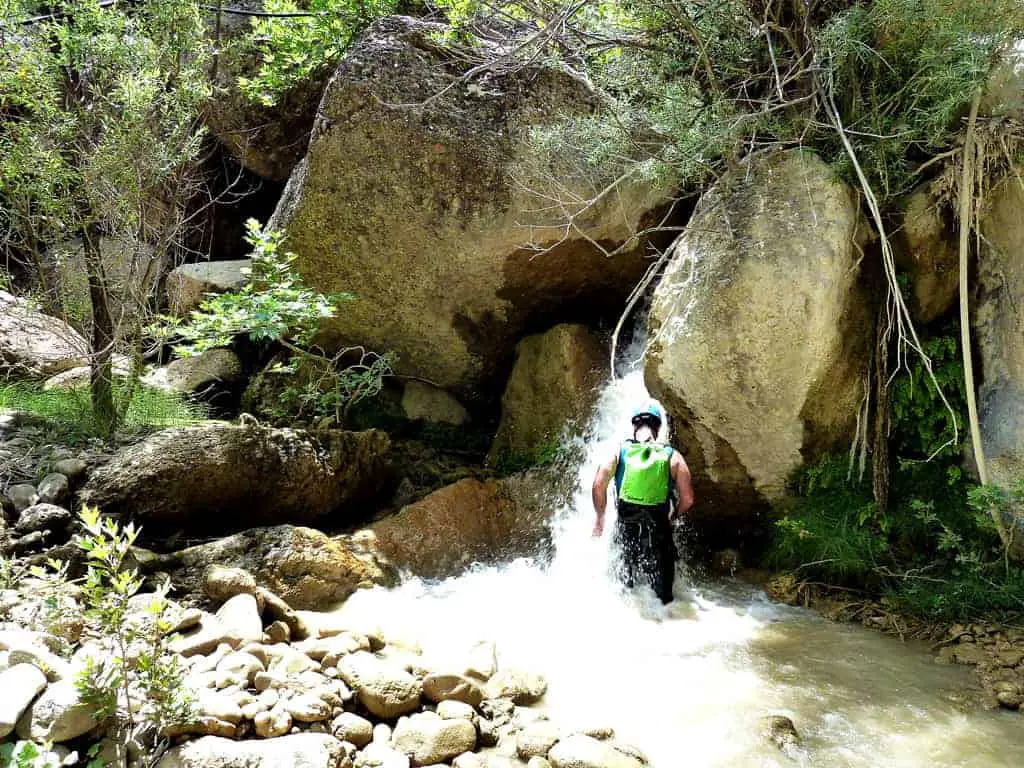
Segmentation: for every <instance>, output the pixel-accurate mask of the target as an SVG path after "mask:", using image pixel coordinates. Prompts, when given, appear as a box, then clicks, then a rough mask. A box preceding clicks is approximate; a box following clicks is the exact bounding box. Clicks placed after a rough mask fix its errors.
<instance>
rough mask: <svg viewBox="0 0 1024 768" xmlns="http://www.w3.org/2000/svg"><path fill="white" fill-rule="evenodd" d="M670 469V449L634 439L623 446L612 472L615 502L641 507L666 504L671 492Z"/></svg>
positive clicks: (659, 444) (658, 444)
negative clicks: (616, 496)
mask: <svg viewBox="0 0 1024 768" xmlns="http://www.w3.org/2000/svg"><path fill="white" fill-rule="evenodd" d="M671 467H672V448H671V447H670V446H667V445H662V444H661V443H655V442H649V443H638V442H636V441H635V440H629V441H628V442H626V443H624V444H623V446H622V449H621V450H620V451H619V464H618V466H617V467H616V469H615V487H616V488H617V490H618V494H619V501H624V502H626V503H628V504H637V505H640V506H645V507H654V506H659V505H661V504H666V503H667V502H668V500H669V496H670V494H671V492H672V469H671Z"/></svg>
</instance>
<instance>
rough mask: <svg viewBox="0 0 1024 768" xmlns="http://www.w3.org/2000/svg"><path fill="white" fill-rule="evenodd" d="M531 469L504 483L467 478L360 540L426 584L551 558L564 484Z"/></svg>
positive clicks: (358, 538) (387, 520)
mask: <svg viewBox="0 0 1024 768" xmlns="http://www.w3.org/2000/svg"><path fill="white" fill-rule="evenodd" d="M554 474H555V473H554V472H552V471H547V470H532V471H530V472H527V473H524V474H523V475H515V476H512V477H509V478H506V479H503V480H486V481H481V480H476V479H472V478H467V479H465V480H460V481H459V482H457V483H454V484H453V485H449V486H446V487H445V488H442V489H440V490H438V491H435V492H434V493H432V494H430V495H429V496H427V497H426V498H424V499H422V500H421V501H418V502H416V503H414V504H410V505H409V506H407V507H405V508H404V509H402V510H401V511H399V512H398V513H396V514H394V515H391V516H390V517H386V518H384V519H383V520H380V521H378V522H376V523H374V524H373V525H371V526H369V527H368V528H366V529H364V530H363V531H360V532H359V533H357V534H356V535H355V536H354V537H353V539H354V541H353V545H354V546H355V545H357V544H362V545H364V546H368V547H369V549H370V551H372V552H373V554H374V555H375V556H376V557H378V558H380V560H381V561H383V562H384V563H386V564H387V565H390V566H391V567H393V568H397V569H398V570H400V571H408V572H411V573H413V574H415V575H417V576H420V577H422V578H440V577H444V576H450V575H452V574H454V573H458V572H459V571H460V570H462V569H464V568H466V567H467V566H469V565H471V564H473V563H477V562H497V561H500V560H503V559H508V558H513V557H526V556H538V555H544V554H545V553H546V552H547V551H548V548H549V546H550V535H551V533H550V529H549V527H548V521H549V520H550V518H551V515H552V514H554V512H555V511H557V509H558V508H559V503H558V502H559V499H560V494H559V491H558V490H557V489H558V478H556V477H553V475H554Z"/></svg>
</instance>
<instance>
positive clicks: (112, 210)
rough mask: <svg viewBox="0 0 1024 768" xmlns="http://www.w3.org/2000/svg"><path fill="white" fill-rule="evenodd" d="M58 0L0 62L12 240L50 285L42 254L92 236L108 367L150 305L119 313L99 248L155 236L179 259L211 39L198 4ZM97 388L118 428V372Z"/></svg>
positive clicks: (98, 336) (88, 251) (3, 161)
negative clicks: (114, 344)
mask: <svg viewBox="0 0 1024 768" xmlns="http://www.w3.org/2000/svg"><path fill="white" fill-rule="evenodd" d="M50 6H51V8H50V9H51V10H52V11H54V14H53V16H52V18H51V19H50V20H48V21H46V22H44V23H38V24H32V25H27V26H21V25H18V29H19V32H20V34H19V35H18V37H17V38H16V39H14V40H12V42H11V44H8V45H5V46H4V54H5V55H4V56H2V57H0V199H2V200H3V201H4V204H3V205H0V231H2V232H3V233H4V238H3V240H2V241H0V245H2V246H3V248H4V250H5V252H6V255H8V256H10V257H12V258H15V259H19V260H22V261H27V262H29V263H31V264H32V266H33V267H34V268H35V269H36V271H37V277H38V278H39V280H40V281H41V282H43V283H44V284H45V282H46V272H47V270H46V269H44V268H43V266H42V264H43V260H42V257H41V255H40V254H41V253H42V252H44V251H46V250H48V249H49V248H50V247H51V246H53V245H54V244H56V243H58V242H60V241H62V240H66V239H68V238H71V237H75V236H82V238H83V242H84V243H86V244H87V247H86V248H85V249H84V254H85V263H86V268H87V272H88V274H89V279H90V283H91V284H92V285H94V286H95V287H96V289H97V295H102V296H103V297H104V298H105V300H104V301H103V302H96V306H93V307H92V318H91V319H92V325H93V330H94V334H93V339H94V344H95V345H96V348H95V349H94V350H92V352H93V353H94V354H95V355H96V356H97V363H98V369H99V370H100V371H102V372H106V371H107V370H109V368H108V366H106V365H105V361H106V360H108V359H109V355H110V353H111V344H110V343H108V341H107V339H109V340H110V341H119V342H121V343H122V344H123V345H124V346H134V344H136V343H138V341H139V338H138V332H139V326H140V325H141V322H140V320H139V318H138V317H137V315H138V314H139V313H138V312H131V313H129V314H128V316H127V317H122V318H120V319H117V318H115V317H112V316H111V315H110V313H109V312H105V311H103V308H104V307H105V306H106V305H108V304H116V303H117V302H116V301H115V299H116V298H117V297H116V296H114V295H113V294H114V293H115V290H114V288H113V287H112V283H111V282H110V281H108V280H107V279H106V278H105V276H104V268H103V264H102V256H101V255H100V254H101V250H100V243H101V241H102V238H104V237H111V236H117V237H118V238H119V239H121V240H123V241H124V242H128V243H135V244H141V243H154V244H156V249H157V252H156V253H155V254H154V259H153V261H152V264H156V265H159V264H167V263H170V262H171V261H172V260H173V257H174V254H175V248H176V246H177V245H179V244H180V242H181V238H182V233H181V231H180V229H181V223H182V220H183V218H184V217H183V216H182V215H181V214H183V210H184V208H185V206H186V204H187V202H188V200H187V198H188V197H189V194H188V190H187V189H186V188H187V187H188V181H187V180H188V178H189V176H190V173H191V170H192V162H193V161H194V160H195V159H196V158H197V157H198V155H199V152H200V149H201V147H202V142H203V135H204V129H203V124H202V121H201V120H200V119H199V118H200V115H201V112H202V110H203V108H204V107H205V105H206V103H207V101H208V99H209V96H210V92H211V91H210V87H209V84H208V79H207V65H208V63H209V56H210V47H209V45H208V43H207V41H206V39H205V34H204V33H205V21H204V15H203V10H202V8H201V7H200V5H199V3H198V2H197V1H196V0H149V1H148V2H146V3H101V2H100V0H59V1H58V2H54V3H52V4H50ZM25 10H27V8H26V7H24V6H23V7H22V8H20V9H19V15H20V14H21V12H24V11H25ZM155 222H160V223H159V224H156V223H155ZM154 230H158V231H154ZM149 266H150V265H147V268H145V269H143V270H142V271H143V272H145V273H146V275H147V277H146V278H145V279H143V278H141V277H140V278H139V279H136V280H133V281H131V287H130V290H131V292H133V294H134V298H135V299H136V300H137V305H138V306H139V307H140V308H145V307H146V306H147V302H148V301H150V300H152V298H153V296H154V294H155V293H156V290H155V288H156V285H157V284H158V282H159V281H158V278H159V277H160V275H159V274H156V273H158V272H159V270H156V269H152V268H148V267H149ZM45 287H46V288H47V290H49V286H45ZM121 298H122V299H123V298H125V297H123V296H122V297H121ZM115 326H120V327H115ZM91 387H92V390H93V393H92V395H93V397H92V401H93V410H94V422H95V423H96V427H97V428H98V429H99V430H100V431H101V432H102V433H104V434H109V433H111V432H112V431H113V430H114V429H115V428H116V426H117V424H118V421H119V419H120V418H121V416H122V413H121V412H120V411H119V410H118V409H117V408H115V407H114V404H113V402H112V394H111V381H110V377H109V376H108V375H101V376H96V377H94V378H93V379H92V382H91ZM126 391H127V392H128V393H130V392H131V388H130V387H129V388H128V389H127V390H126Z"/></svg>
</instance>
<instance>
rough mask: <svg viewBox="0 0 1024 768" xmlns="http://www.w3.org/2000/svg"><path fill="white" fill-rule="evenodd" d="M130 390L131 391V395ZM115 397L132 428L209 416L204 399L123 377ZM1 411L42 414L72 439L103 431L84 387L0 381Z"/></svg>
mask: <svg viewBox="0 0 1024 768" xmlns="http://www.w3.org/2000/svg"><path fill="white" fill-rule="evenodd" d="M129 390H130V391H131V392H132V395H131V398H130V399H129V397H128V392H129ZM114 398H115V403H116V404H117V406H118V408H119V409H123V412H124V420H123V427H124V428H125V429H129V430H145V429H151V428H158V427H180V426H188V425H190V424H196V423H198V422H200V421H202V420H203V419H205V418H207V412H206V408H205V407H204V406H203V405H202V404H201V403H196V402H193V401H191V400H188V399H187V398H186V397H185V396H183V395H179V394H175V393H171V392H165V391H163V390H160V389H152V388H149V387H138V386H136V387H131V385H130V382H126V381H124V380H122V379H118V380H115V382H114ZM0 411H15V412H21V413H30V414H34V415H36V416H40V417H42V418H44V419H46V420H48V421H49V422H51V423H52V424H53V425H54V427H55V429H57V430H58V431H60V432H61V434H62V436H63V438H64V439H67V440H69V441H71V442H82V441H84V440H87V439H89V438H93V437H96V436H99V435H101V434H102V431H101V430H100V429H99V427H98V426H97V424H96V421H95V417H94V414H93V410H92V403H91V400H90V398H89V393H88V391H87V390H85V389H84V388H75V389H59V388H58V389H49V390H46V389H43V388H42V387H40V386H39V385H37V384H31V383H13V384H0Z"/></svg>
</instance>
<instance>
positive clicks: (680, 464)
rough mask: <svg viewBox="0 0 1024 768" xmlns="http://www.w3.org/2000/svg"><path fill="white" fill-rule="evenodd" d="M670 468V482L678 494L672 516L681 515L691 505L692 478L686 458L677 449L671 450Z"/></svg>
mask: <svg viewBox="0 0 1024 768" xmlns="http://www.w3.org/2000/svg"><path fill="white" fill-rule="evenodd" d="M670 469H671V472H672V482H673V483H674V484H675V486H676V493H678V494H679V503H678V504H677V505H676V508H675V512H674V513H673V515H672V516H673V517H682V516H683V515H684V514H686V513H687V512H688V511H689V509H690V507H692V506H693V478H691V477H690V468H689V467H688V466H686V459H684V458H683V455H682V454H681V453H679V451H673V452H672V464H671V467H670Z"/></svg>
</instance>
